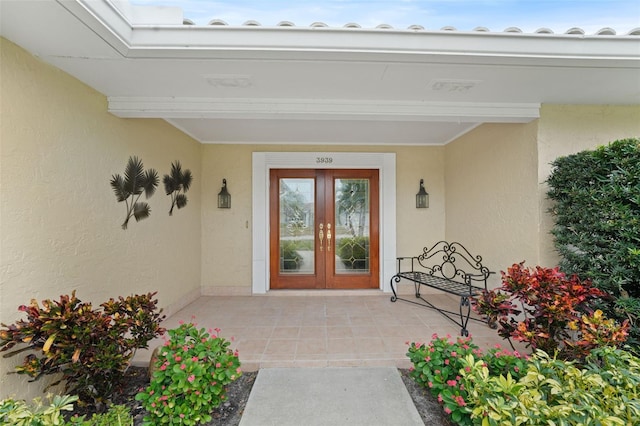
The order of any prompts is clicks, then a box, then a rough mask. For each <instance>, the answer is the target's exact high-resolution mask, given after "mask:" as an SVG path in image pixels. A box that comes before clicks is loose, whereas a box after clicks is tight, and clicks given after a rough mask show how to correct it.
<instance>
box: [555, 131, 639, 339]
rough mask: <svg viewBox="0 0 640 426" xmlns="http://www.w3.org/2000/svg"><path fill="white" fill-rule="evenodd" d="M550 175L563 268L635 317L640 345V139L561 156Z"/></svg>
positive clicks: (615, 309)
mask: <svg viewBox="0 0 640 426" xmlns="http://www.w3.org/2000/svg"><path fill="white" fill-rule="evenodd" d="M552 166H553V170H552V173H551V175H550V177H549V179H548V183H549V187H550V189H549V191H548V193H547V195H548V197H549V198H550V199H551V200H553V201H554V202H555V204H554V206H553V208H552V209H551V213H552V214H553V216H554V218H555V226H554V228H553V230H552V234H553V235H554V237H555V247H556V249H557V250H558V252H559V253H560V254H561V256H562V260H561V263H560V268H561V269H562V270H563V271H566V272H567V273H575V274H577V275H578V276H579V277H580V278H582V279H590V280H592V281H593V283H594V285H595V286H596V287H598V288H600V289H601V290H604V291H606V292H607V293H609V294H611V295H612V296H613V300H610V301H604V302H603V306H602V308H604V309H605V310H606V311H607V314H608V315H609V316H613V317H616V318H618V319H619V320H624V319H629V320H630V321H631V323H632V330H631V334H630V339H629V343H631V344H632V345H633V346H634V347H635V349H636V350H637V349H638V348H639V347H640V139H637V138H633V139H623V140H617V141H615V142H612V143H610V144H609V145H607V146H602V147H599V148H597V149H595V150H588V151H582V152H579V153H577V154H573V155H569V156H566V157H560V158H558V159H556V160H555V161H554V162H553V163H552Z"/></svg>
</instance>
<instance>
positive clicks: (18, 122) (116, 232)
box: [0, 39, 202, 397]
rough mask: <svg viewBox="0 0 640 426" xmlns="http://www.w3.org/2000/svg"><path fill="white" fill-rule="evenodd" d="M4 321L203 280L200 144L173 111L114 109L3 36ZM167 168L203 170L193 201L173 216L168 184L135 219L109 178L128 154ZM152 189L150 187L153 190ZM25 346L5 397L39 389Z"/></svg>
mask: <svg viewBox="0 0 640 426" xmlns="http://www.w3.org/2000/svg"><path fill="white" fill-rule="evenodd" d="M0 43H1V45H0V53H1V55H2V56H1V61H0V63H1V75H2V79H1V86H0V87H1V92H0V94H1V104H0V105H1V112H2V126H1V132H0V142H1V147H0V159H1V169H0V179H1V180H0V183H1V185H2V191H1V196H0V197H1V198H0V232H1V234H0V235H1V246H0V321H1V322H4V323H11V322H14V321H15V320H17V319H18V318H22V316H21V315H20V313H19V312H18V311H17V307H18V306H19V305H21V304H28V303H29V301H30V300H31V299H32V298H34V299H36V300H38V301H41V300H43V299H49V298H50V299H57V298H58V297H59V296H60V295H61V294H69V293H71V291H73V290H76V291H77V296H78V297H79V298H80V299H81V300H83V301H87V302H91V303H93V304H94V305H95V306H97V305H99V304H100V303H102V302H104V301H106V300H108V299H109V298H111V297H118V296H127V295H130V294H136V293H138V294H141V293H146V292H151V291H158V292H159V293H158V298H159V303H160V305H161V306H163V307H168V308H169V309H175V308H176V307H179V306H180V305H181V304H183V303H185V302H188V301H190V300H185V299H186V298H188V297H191V300H193V297H194V294H196V295H199V294H200V292H199V289H200V281H201V280H200V210H201V208H200V204H201V203H200V188H201V181H202V173H201V163H200V150H201V147H200V145H199V144H198V143H197V142H196V141H194V140H193V139H191V138H190V137H188V136H186V135H184V134H183V133H181V132H180V131H178V130H177V129H175V128H173V127H172V126H170V125H169V124H167V123H166V122H164V121H162V120H126V119H120V118H117V117H115V116H112V115H111V114H109V113H108V112H107V108H106V107H107V101H106V98H105V97H104V96H103V95H101V94H100V93H97V92H96V91H94V90H93V89H91V88H89V87H88V86H86V85H84V84H83V83H81V82H79V81H78V80H76V79H74V78H72V77H70V76H69V75H67V74H65V73H63V72H61V71H59V70H57V69H55V68H53V67H50V66H49V65H46V64H44V63H43V62H41V61H39V60H38V59H37V58H35V57H32V56H30V55H29V54H27V53H26V52H25V51H24V50H22V49H21V48H19V47H17V46H15V45H14V44H12V43H10V42H8V41H7V40H5V39H0ZM132 155H137V156H139V157H140V158H142V160H143V161H144V165H145V166H146V167H148V168H149V167H152V168H155V169H156V170H158V172H159V174H160V178H161V179H162V175H163V174H165V173H168V172H169V170H170V165H171V162H172V161H175V160H180V161H181V162H182V164H183V166H184V167H186V168H189V169H191V171H192V172H193V174H194V178H195V180H194V185H193V187H192V188H191V190H190V191H189V193H188V196H189V204H188V205H187V206H186V208H184V209H182V210H180V211H177V212H174V215H173V216H172V217H169V216H168V211H169V206H170V201H169V197H167V196H166V195H165V193H164V191H163V189H162V183H161V184H160V186H159V188H158V191H157V192H156V194H155V195H154V196H153V197H152V198H150V199H149V200H148V202H149V204H150V205H151V211H152V212H151V216H150V217H149V218H148V219H146V220H144V221H141V222H139V223H136V222H135V220H132V221H131V222H130V223H129V229H128V230H126V231H124V230H122V229H121V228H120V224H121V223H122V222H123V220H124V215H125V207H124V203H118V202H117V201H116V198H115V196H114V195H113V192H112V190H111V188H110V186H109V181H110V178H111V175H112V174H115V173H120V174H123V172H124V168H125V164H126V162H127V160H128V158H129V156H132ZM143 198H144V197H143ZM19 358H20V356H17V357H14V358H10V359H8V360H7V359H2V358H0V389H1V390H0V397H1V396H4V395H7V394H11V393H14V392H15V393H18V394H23V393H26V392H31V394H32V395H38V394H40V390H41V389H37V390H36V388H38V385H37V384H36V385H25V382H24V380H21V379H20V378H19V377H17V376H16V375H7V374H6V372H7V371H8V370H10V369H11V368H12V364H13V363H15V362H17V361H18V360H19Z"/></svg>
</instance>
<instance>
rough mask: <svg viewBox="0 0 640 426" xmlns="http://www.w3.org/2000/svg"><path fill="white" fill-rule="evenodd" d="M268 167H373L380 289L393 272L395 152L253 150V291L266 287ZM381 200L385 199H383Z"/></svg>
mask: <svg viewBox="0 0 640 426" xmlns="http://www.w3.org/2000/svg"><path fill="white" fill-rule="evenodd" d="M271 169H377V170H378V171H379V174H380V175H379V179H380V181H379V185H380V197H379V198H380V199H379V202H380V268H379V269H380V270H379V274H380V289H381V290H382V291H384V292H385V293H389V292H391V288H390V285H389V280H391V277H392V276H393V275H394V274H395V273H396V271H395V268H396V154H395V153H368V152H254V153H253V155H252V176H251V180H252V184H251V189H252V191H251V192H252V201H253V202H252V227H253V229H252V231H253V232H252V243H253V245H252V259H251V260H252V285H251V291H252V293H253V294H265V293H267V292H268V291H269V289H270V287H269V280H270V275H269V266H270V263H269V260H270V257H269V256H270V250H269V214H270V212H269V173H270V171H271ZM385 200H386V201H387V202H385Z"/></svg>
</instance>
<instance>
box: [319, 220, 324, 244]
mask: <svg viewBox="0 0 640 426" xmlns="http://www.w3.org/2000/svg"><path fill="white" fill-rule="evenodd" d="M319 228H320V231H318V239H320V251H322V242H323V240H324V231H323V228H324V225H323V224H322V223H321V224H320V225H319Z"/></svg>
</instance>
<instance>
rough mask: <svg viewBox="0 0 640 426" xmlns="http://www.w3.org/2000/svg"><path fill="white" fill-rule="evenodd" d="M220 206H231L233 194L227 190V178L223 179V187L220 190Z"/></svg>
mask: <svg viewBox="0 0 640 426" xmlns="http://www.w3.org/2000/svg"><path fill="white" fill-rule="evenodd" d="M218 208H219V209H230V208H231V194H229V191H227V180H226V179H222V189H221V190H220V192H218Z"/></svg>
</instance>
